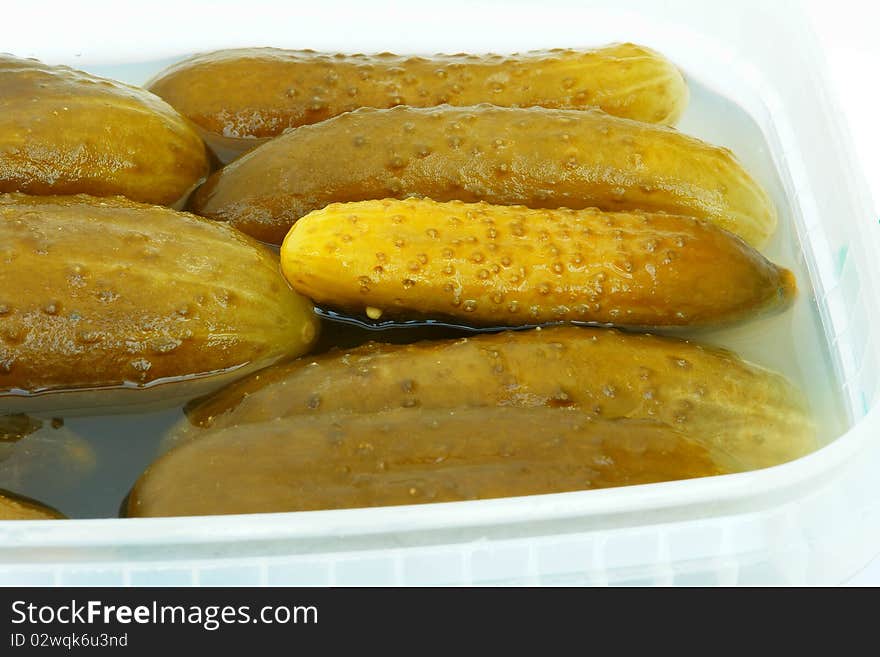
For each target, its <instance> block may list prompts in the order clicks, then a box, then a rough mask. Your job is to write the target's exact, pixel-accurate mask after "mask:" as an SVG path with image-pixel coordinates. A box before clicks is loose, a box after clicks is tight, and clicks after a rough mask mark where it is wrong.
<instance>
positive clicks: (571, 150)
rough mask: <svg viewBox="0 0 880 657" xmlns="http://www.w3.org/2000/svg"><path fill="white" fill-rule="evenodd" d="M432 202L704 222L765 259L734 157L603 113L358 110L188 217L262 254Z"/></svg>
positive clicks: (765, 207)
mask: <svg viewBox="0 0 880 657" xmlns="http://www.w3.org/2000/svg"><path fill="white" fill-rule="evenodd" d="M409 196H425V197H428V198H431V199H433V200H435V201H451V200H461V201H467V202H475V201H486V202H488V203H493V204H497V205H525V206H527V207H530V208H559V207H567V208H572V209H582V208H588V207H597V208H600V209H603V210H608V211H622V210H644V211H646V212H660V211H662V212H669V213H672V214H681V215H688V216H694V217H697V218H701V219H708V220H710V221H712V222H714V223H716V224H717V225H718V226H719V227H721V228H723V229H725V230H728V231H730V232H733V233H735V234H737V235H739V236H740V237H742V238H743V239H745V240H746V241H747V242H748V243H750V244H752V245H754V246H760V245H761V244H763V243H764V242H765V240H766V239H767V238H768V237H769V235H770V234H771V233H772V232H773V230H774V229H775V226H776V221H777V218H776V210H775V208H774V206H773V204H772V202H771V201H770V199H769V197H768V196H767V194H766V192H765V191H764V190H763V189H762V188H761V187H760V186H759V185H758V184H757V183H756V182H755V181H754V180H753V179H752V178H751V177H750V176H749V174H748V173H747V172H746V171H745V170H744V169H743V168H742V167H741V166H740V164H739V163H738V162H737V161H736V159H735V158H734V157H733V155H732V154H731V153H730V151H728V150H725V149H722V148H717V147H714V146H710V145H708V144H706V143H704V142H702V141H700V140H698V139H694V138H692V137H688V136H686V135H683V134H681V133H679V132H676V131H675V130H673V129H671V128H666V127H662V126H656V125H650V124H646V123H639V122H636V121H630V120H628V119H621V118H617V117H613V116H610V115H608V114H605V113H604V112H601V111H599V110H587V111H576V110H559V109H545V108H540V107H531V108H501V107H494V106H491V105H479V106H476V107H465V108H461V107H450V106H448V105H444V106H440V107H433V108H412V107H395V108H392V109H360V110H356V111H354V112H349V113H347V114H342V115H340V116H337V117H335V118H332V119H328V120H327V121H323V122H321V123H318V124H315V125H307V126H301V127H299V128H295V129H293V130H291V131H290V132H288V133H286V134H284V135H282V136H280V137H278V138H276V139H273V140H272V141H270V142H268V143H266V144H264V145H263V146H260V147H259V148H257V149H255V150H254V151H252V152H250V153H248V154H247V155H245V156H244V157H242V158H241V159H239V160H237V161H235V162H233V163H232V164H229V165H227V166H226V167H225V168H223V169H221V170H220V171H218V172H216V173H215V174H214V175H213V176H211V178H209V179H208V181H207V182H206V183H205V184H204V185H203V186H202V187H200V188H199V189H198V191H197V192H196V193H195V194H194V195H193V198H192V204H191V205H192V209H193V211H194V212H196V213H197V214H201V215H204V216H207V217H210V218H212V219H218V220H222V221H227V222H229V223H231V224H232V225H233V226H235V227H236V228H239V229H240V230H242V231H244V232H245V233H248V234H249V235H252V236H254V237H256V238H258V239H260V240H263V241H265V242H273V243H280V242H281V240H282V239H283V238H284V236H285V234H286V233H287V231H288V230H289V228H290V227H291V226H292V225H293V223H294V222H295V221H296V220H297V219H299V218H300V217H302V216H304V215H306V214H308V213H309V212H311V211H313V210H318V209H321V208H323V207H325V206H326V205H328V204H330V203H333V202H346V201H365V200H372V199H382V198H406V197H409Z"/></svg>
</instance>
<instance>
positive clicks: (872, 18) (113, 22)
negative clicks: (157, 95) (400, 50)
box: [0, 0, 880, 585]
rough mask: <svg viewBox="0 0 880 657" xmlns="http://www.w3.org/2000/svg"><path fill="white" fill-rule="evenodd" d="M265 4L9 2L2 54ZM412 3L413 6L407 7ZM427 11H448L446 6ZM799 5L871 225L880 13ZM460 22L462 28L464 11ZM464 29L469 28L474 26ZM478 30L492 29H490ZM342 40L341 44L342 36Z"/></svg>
mask: <svg viewBox="0 0 880 657" xmlns="http://www.w3.org/2000/svg"><path fill="white" fill-rule="evenodd" d="M657 1H658V2H661V1H662V0H657ZM770 1H774V0H770ZM270 4H271V3H268V2H260V1H259V0H251V1H248V0H244V1H242V0H237V1H233V0H218V1H215V2H211V3H193V2H190V3H187V2H184V1H183V0H180V1H179V2H159V1H154V2H150V3H126V2H121V1H119V0H114V1H112V2H111V1H107V0H99V1H95V2H89V1H87V0H80V1H79V2H67V1H65V2H59V3H52V2H45V1H44V2H39V3H36V2H35V3H26V2H15V3H12V2H10V3H7V5H6V6H4V8H3V21H2V23H0V51H8V52H13V53H15V54H18V55H39V56H40V57H41V58H44V59H46V60H47V61H50V62H51V61H52V59H53V53H54V57H57V58H62V57H63V55H62V54H61V53H70V52H72V51H76V49H78V48H81V49H82V51H83V57H82V60H83V62H86V61H87V60H88V59H89V57H101V56H104V57H106V53H113V52H129V53H131V52H132V51H134V52H136V51H137V44H138V42H139V41H143V40H149V41H150V42H151V43H152V44H153V45H154V44H155V42H156V38H155V37H156V34H157V33H158V34H159V35H160V40H161V41H164V42H167V43H170V44H173V43H193V44H197V45H194V48H199V47H200V45H198V44H200V43H204V39H205V34H206V31H205V30H204V29H200V27H203V24H204V22H205V21H207V22H210V23H213V24H214V25H223V26H224V27H225V28H226V30H227V31H228V30H230V25H231V26H232V28H231V29H232V30H234V26H235V24H236V23H237V22H238V21H247V20H248V19H249V16H252V15H253V12H255V11H258V10H260V9H262V10H263V11H266V10H267V9H266V7H267V6H268V5H270ZM327 4H330V3H327ZM346 4H347V8H346V9H345V11H347V12H349V13H352V12H354V13H357V12H359V11H364V12H369V11H376V5H377V4H384V10H385V11H387V12H388V14H389V16H388V19H389V25H394V12H393V10H392V8H391V7H389V5H388V4H385V3H378V2H376V3H372V2H363V3H353V2H348V3H346ZM409 4H410V6H412V3H409ZM432 4H433V5H435V6H437V7H443V8H447V7H448V5H447V3H445V2H435V3H432ZM535 4H536V5H540V6H541V7H542V8H544V7H546V6H547V5H549V4H550V3H549V2H540V3H539V2H538V0H535ZM584 4H586V3H584ZM801 5H802V7H803V10H804V11H806V12H808V14H809V15H810V16H811V18H812V19H813V22H814V27H815V31H816V34H817V36H818V38H819V40H820V43H821V45H822V47H823V49H824V51H825V57H826V65H827V71H826V73H827V77H828V79H829V82H830V84H831V86H832V91H833V92H834V93H836V95H837V96H838V101H839V105H840V107H841V109H842V110H843V112H844V114H845V115H846V119H847V122H848V124H849V131H850V135H851V137H852V141H853V144H854V146H855V150H856V152H857V154H858V157H859V159H860V162H861V165H862V171H863V175H864V178H865V179H866V180H867V181H868V184H869V188H870V189H871V192H872V195H873V198H874V206H873V207H874V217H875V218H876V217H878V213H877V207H878V206H877V200H878V199H880V121H878V118H877V115H878V108H880V91H878V86H880V85H878V81H877V80H878V75H877V72H878V71H880V43H878V40H880V37H878V26H880V7H878V4H875V3H869V2H865V1H862V0H802V2H801ZM497 8H498V10H499V11H503V10H504V4H503V3H498V5H497ZM320 9H321V10H323V9H324V7H321V8H320ZM459 9H460V7H459ZM274 10H275V11H277V12H278V13H279V16H283V18H280V19H279V21H278V22H277V23H276V24H275V25H274V28H275V30H283V29H284V26H285V23H288V22H289V21H291V20H295V17H296V16H297V13H298V12H299V14H300V15H303V14H305V13H308V12H309V11H310V8H309V6H308V5H303V4H301V3H299V2H296V0H290V1H289V2H284V3H277V4H276V6H275V8H274ZM340 11H342V9H340ZM462 19H463V25H464V21H465V20H466V15H465V14H464V12H463V17H462ZM200 23H201V24H202V25H201V26H200ZM469 27H470V28H471V29H473V28H474V26H473V25H471V26H469ZM478 27H479V28H480V29H483V28H485V29H487V30H489V29H491V25H484V26H478ZM399 29H400V30H401V32H405V30H406V25H405V24H399ZM37 30H38V31H37ZM35 34H39V35H40V39H39V42H40V44H41V45H40V46H39V48H40V50H39V51H34V50H33V44H34V35H35ZM336 36H337V37H339V36H340V35H336ZM341 36H342V38H343V39H344V38H345V36H346V35H341ZM200 40H201V41H200ZM29 44H30V45H29ZM779 47H780V48H784V47H785V44H784V43H780V44H779ZM878 255H880V254H878ZM852 583H855V584H870V585H880V559H877V560H875V561H874V562H873V563H872V564H871V565H870V566H869V567H868V568H866V569H865V570H864V571H863V572H862V573H860V574H859V575H858V576H856V577H855V578H854V579H853V580H852Z"/></svg>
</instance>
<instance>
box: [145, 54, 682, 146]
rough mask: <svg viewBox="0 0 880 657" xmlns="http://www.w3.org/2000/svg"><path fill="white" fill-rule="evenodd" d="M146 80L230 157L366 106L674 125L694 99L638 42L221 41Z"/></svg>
mask: <svg viewBox="0 0 880 657" xmlns="http://www.w3.org/2000/svg"><path fill="white" fill-rule="evenodd" d="M147 88H148V89H149V90H150V91H152V92H153V93H155V94H157V95H159V96H161V97H162V98H164V99H165V100H166V101H168V102H169V103H170V104H171V105H172V106H174V107H175V108H176V109H177V110H178V111H180V112H181V113H182V114H183V115H185V116H187V117H188V118H190V119H191V120H192V121H193V122H194V123H196V124H197V125H198V126H200V128H201V129H202V130H203V134H204V135H205V139H206V140H207V142H208V143H209V144H210V145H211V147H212V149H213V150H214V152H215V153H217V155H218V156H219V157H220V158H221V160H223V161H228V160H229V159H232V158H234V157H236V156H237V155H239V154H241V153H242V152H244V151H246V150H249V149H250V148H253V147H254V146H255V145H257V144H258V143H261V142H262V141H264V140H265V139H266V138H270V137H275V136H277V135H280V134H281V133H282V132H283V131H284V130H286V129H288V128H294V127H297V126H300V125H305V124H310V123H317V122H319V121H323V120H325V119H328V118H331V117H333V116H336V115H338V114H342V113H343V112H349V111H351V110H354V109H357V108H359V107H377V108H387V107H393V106H395V105H409V106H411V107H431V106H434V105H441V104H444V103H448V104H450V105H458V106H461V105H476V104H478V103H483V102H489V103H493V104H494V105H499V106H504V107H531V106H534V105H540V106H543V107H555V108H563V109H585V108H588V107H594V106H598V107H600V108H601V109H603V110H605V111H606V112H608V113H610V114H614V115H617V116H623V117H626V118H631V119H637V120H639V121H648V122H654V123H665V124H669V125H674V124H675V122H676V121H677V120H678V118H679V116H680V115H681V113H682V111H683V110H684V108H685V106H686V104H687V99H688V90H687V85H686V84H685V81H684V79H683V78H682V75H681V73H680V72H679V71H678V69H677V68H676V67H675V66H674V65H673V64H671V63H670V62H669V61H667V60H666V59H664V58H663V57H662V56H661V55H659V54H658V53H656V52H654V51H652V50H649V49H647V48H644V47H642V46H637V45H634V44H631V43H624V44H615V45H612V46H608V47H605V48H599V49H596V50H563V49H556V50H545V51H540V52H529V53H525V54H516V55H511V56H505V57H502V56H499V55H485V56H477V55H436V56H434V57H405V56H399V55H392V54H390V53H383V54H381V55H340V54H336V55H334V54H327V53H317V52H314V51H311V50H278V49H275V48H245V49H238V50H221V51H218V52H212V53H207V54H202V55H196V56H195V57H190V58H189V59H185V60H183V61H182V62H178V63H176V64H174V65H172V66H171V67H169V68H168V69H166V70H164V71H162V72H161V73H159V74H158V75H157V76H156V77H155V78H154V79H153V80H152V81H151V82H149V83H148V84H147Z"/></svg>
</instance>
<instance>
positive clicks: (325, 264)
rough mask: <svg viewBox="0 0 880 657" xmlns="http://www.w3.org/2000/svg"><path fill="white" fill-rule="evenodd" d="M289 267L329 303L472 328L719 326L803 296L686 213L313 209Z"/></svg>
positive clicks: (372, 204) (289, 252)
mask: <svg viewBox="0 0 880 657" xmlns="http://www.w3.org/2000/svg"><path fill="white" fill-rule="evenodd" d="M281 265H282V270H283V272H284V275H285V276H286V277H287V280H288V281H289V282H290V284H291V285H292V286H293V288H294V289H295V290H297V291H299V292H301V293H302V294H304V295H305V296H307V297H309V298H310V299H312V300H314V301H315V302H317V303H318V304H321V305H324V306H327V307H330V308H334V309H337V310H342V311H344V312H348V313H357V314H360V313H363V312H364V311H365V309H366V308H369V309H370V311H369V312H373V313H379V312H380V313H381V314H382V315H381V316H382V317H384V318H386V319H387V318H401V319H418V318H425V317H427V318H433V319H445V318H454V319H455V320H456V321H458V322H461V323H464V324H469V325H476V326H522V325H525V324H540V323H546V322H554V321H572V320H577V321H583V322H596V323H602V324H616V325H618V326H631V327H672V326H720V325H724V324H729V323H732V322H737V321H740V320H743V319H746V318H748V317H753V316H755V315H757V314H759V313H761V312H766V311H768V310H771V309H776V310H778V309H781V308H784V307H785V306H786V305H788V304H789V303H790V301H791V300H792V299H793V298H794V295H795V288H796V286H795V282H794V276H793V274H792V273H791V272H789V271H787V270H784V269H780V268H779V267H777V266H776V265H774V264H773V263H771V262H769V261H768V260H767V259H766V258H764V257H763V256H762V255H761V254H760V253H759V252H758V251H756V250H755V249H753V248H751V247H750V246H749V245H747V244H746V243H745V242H743V241H742V240H741V239H739V238H738V237H736V236H735V235H733V234H732V233H728V232H727V231H724V230H721V229H719V228H717V227H715V226H714V225H712V224H710V223H709V222H706V221H700V220H697V219H693V218H691V217H680V216H674V215H665V214H647V213H639V212H634V213H610V212H601V211H599V210H592V209H586V210H568V209H558V210H531V209H529V208H525V207H522V206H497V205H489V204H486V203H461V202H459V201H449V202H446V203H438V202H436V201H431V200H427V199H406V200H404V201H397V200H390V199H385V200H382V201H362V202H357V203H338V204H332V205H329V206H327V207H326V208H323V209H321V210H316V211H314V212H311V213H309V214H308V215H306V216H305V217H303V218H302V219H300V220H299V221H298V222H297V223H296V224H294V226H293V228H292V229H291V231H290V233H289V234H288V236H287V238H286V239H285V240H284V243H283V245H282V247H281Z"/></svg>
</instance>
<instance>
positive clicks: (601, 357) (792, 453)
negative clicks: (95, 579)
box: [173, 326, 815, 469]
mask: <svg viewBox="0 0 880 657" xmlns="http://www.w3.org/2000/svg"><path fill="white" fill-rule="evenodd" d="M483 406H505V407H525V408H540V407H564V408H567V409H572V410H578V411H581V412H583V413H587V414H590V415H592V416H595V417H596V418H597V419H605V420H618V419H630V420H646V421H651V422H657V423H659V424H663V425H666V426H670V427H675V428H677V429H678V430H681V431H684V432H686V434H687V435H688V436H691V437H694V438H699V439H700V440H702V441H708V442H706V444H709V442H711V444H712V445H713V446H714V447H713V453H716V454H717V453H720V452H725V453H729V454H730V455H731V458H733V459H742V460H743V466H744V468H745V469H748V468H754V467H765V466H767V465H773V464H776V463H780V462H782V461H786V460H789V459H791V458H795V457H797V456H801V455H803V454H805V453H807V452H808V451H810V450H811V449H813V448H815V429H814V426H813V423H812V421H811V419H810V417H809V416H808V414H807V412H806V410H805V407H804V402H803V397H802V395H801V393H800V391H798V390H797V389H796V388H795V387H794V386H792V385H791V384H790V383H789V382H788V381H787V380H786V379H785V378H784V377H782V376H780V375H778V374H775V373H773V372H770V371H767V370H765V369H762V368H760V367H757V366H755V365H752V364H750V363H747V362H745V361H743V360H741V359H740V358H739V357H738V356H736V355H735V354H733V353H731V352H729V351H725V350H722V349H717V348H712V347H708V346H703V345H699V344H696V343H693V342H689V341H685V340H678V339H674V338H666V337H658V336H652V335H634V334H627V333H621V332H619V331H616V330H613V329H594V328H583V327H574V326H561V327H553V328H545V329H537V330H529V331H508V332H505V333H500V334H492V335H489V334H483V335H479V336H476V337H471V338H463V339H459V340H449V341H436V342H422V343H416V344H410V345H383V344H375V343H372V344H367V345H364V346H362V347H359V348H355V349H351V350H347V351H336V352H330V353H327V354H322V355H319V356H315V357H307V358H300V359H298V360H296V361H292V362H290V363H286V364H283V365H277V366H275V367H272V368H269V369H266V370H263V371H262V372H258V373H257V374H255V375H253V376H251V377H249V378H247V379H244V380H242V381H240V382H238V383H235V384H232V385H231V386H228V387H226V388H224V389H223V390H221V391H220V392H218V393H216V394H215V395H213V396H211V397H209V398H207V399H206V400H204V401H202V402H200V403H197V404H194V405H192V407H191V408H190V409H189V412H188V414H189V422H187V421H184V422H183V423H181V425H180V426H179V427H178V428H177V431H175V432H173V436H174V437H175V439H186V438H188V437H189V436H192V435H198V434H200V433H201V431H200V430H199V429H197V428H195V427H214V428H222V427H227V426H234V425H244V424H250V423H255V422H264V421H267V420H272V419H275V418H280V417H288V416H298V415H315V414H321V413H334V412H351V413H373V412H378V411H383V410H390V409H395V408H406V409H410V410H413V412H414V413H417V412H419V411H420V409H460V408H464V407H483ZM414 417H415V416H414ZM193 425H195V426H193Z"/></svg>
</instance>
